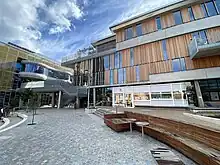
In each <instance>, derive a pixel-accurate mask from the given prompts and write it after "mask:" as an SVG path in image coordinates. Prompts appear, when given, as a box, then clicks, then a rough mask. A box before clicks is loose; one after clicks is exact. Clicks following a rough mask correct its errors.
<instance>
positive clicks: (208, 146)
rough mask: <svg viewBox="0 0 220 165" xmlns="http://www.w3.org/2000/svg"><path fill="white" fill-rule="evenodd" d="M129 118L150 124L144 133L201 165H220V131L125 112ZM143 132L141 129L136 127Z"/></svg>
mask: <svg viewBox="0 0 220 165" xmlns="http://www.w3.org/2000/svg"><path fill="white" fill-rule="evenodd" d="M125 114H126V115H127V117H128V118H136V119H137V120H138V121H146V122H149V126H146V127H145V128H144V132H145V133H146V134H148V135H149V136H152V137H154V138H156V139H158V140H160V141H162V142H164V143H166V144H169V145H170V146H172V147H173V148H175V149H177V150H179V151H180V152H182V153H183V154H184V155H186V156H188V157H189V158H191V159H192V160H194V161H196V162H197V163H198V164H201V165H220V131H218V130H213V129H211V128H210V129H207V128H202V127H199V126H197V125H191V124H187V123H183V122H179V121H174V120H169V119H164V118H158V117H153V116H149V115H145V114H140V113H133V112H125ZM135 128H136V129H137V130H138V131H140V132H141V128H140V127H135Z"/></svg>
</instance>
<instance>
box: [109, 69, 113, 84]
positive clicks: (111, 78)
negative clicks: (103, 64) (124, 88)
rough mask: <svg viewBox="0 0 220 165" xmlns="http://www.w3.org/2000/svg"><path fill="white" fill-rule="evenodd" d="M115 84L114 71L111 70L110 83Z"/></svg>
mask: <svg viewBox="0 0 220 165" xmlns="http://www.w3.org/2000/svg"><path fill="white" fill-rule="evenodd" d="M113 84H114V71H113V70H110V85H113Z"/></svg>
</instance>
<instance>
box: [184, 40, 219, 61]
mask: <svg viewBox="0 0 220 165" xmlns="http://www.w3.org/2000/svg"><path fill="white" fill-rule="evenodd" d="M188 48H189V55H190V58H191V59H195V58H201V57H208V56H214V55H220V41H219V42H216V43H208V42H207V40H205V39H202V38H194V39H193V40H192V41H191V43H190V44H189V46H188Z"/></svg>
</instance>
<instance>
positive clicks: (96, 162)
mask: <svg viewBox="0 0 220 165" xmlns="http://www.w3.org/2000/svg"><path fill="white" fill-rule="evenodd" d="M30 115H31V114H30ZM29 122H30V119H28V120H27V122H26V123H23V124H22V125H20V126H19V127H16V128H14V129H12V130H9V131H7V132H3V133H1V134H0V155H1V156H0V164H1V165H43V164H45V165H110V164H112V165H154V164H155V162H154V160H153V157H152V156H151V154H150V150H151V149H154V148H157V147H167V146H166V145H165V144H163V143H160V142H159V141H157V140H155V139H153V138H151V137H148V136H147V135H146V136H145V137H144V138H142V137H141V134H140V133H139V132H136V131H134V132H132V133H131V132H125V133H116V132H114V131H112V130H111V129H110V128H108V127H107V126H105V124H104V123H103V120H102V119H100V118H98V117H96V116H94V115H88V114H85V113H84V111H83V110H77V111H74V110H70V109H60V110H56V109H50V110H46V109H44V110H38V115H37V116H36V122H37V125H34V126H28V125H27V123H29ZM168 148H169V147H168ZM174 153H175V154H176V155H177V156H178V157H180V159H181V160H182V161H183V162H184V163H185V164H186V165H195V163H194V162H192V161H191V160H189V159H188V158H186V157H185V156H183V155H182V154H180V153H178V152H176V151H174Z"/></svg>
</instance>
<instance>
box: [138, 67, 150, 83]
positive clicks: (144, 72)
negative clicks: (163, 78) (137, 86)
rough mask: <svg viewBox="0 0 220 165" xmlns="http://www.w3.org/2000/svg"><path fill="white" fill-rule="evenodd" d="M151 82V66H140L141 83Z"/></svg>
mask: <svg viewBox="0 0 220 165" xmlns="http://www.w3.org/2000/svg"><path fill="white" fill-rule="evenodd" d="M147 80H149V64H145V65H140V81H147Z"/></svg>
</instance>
